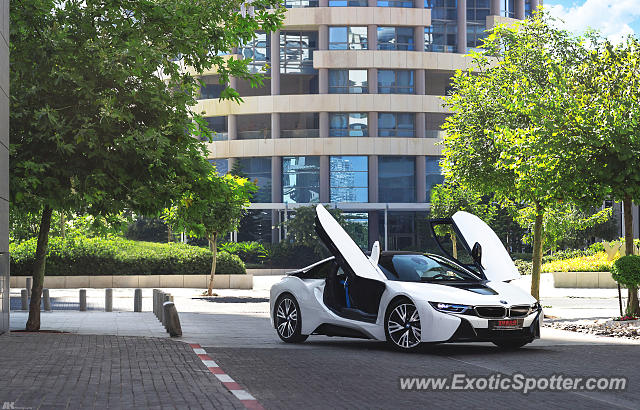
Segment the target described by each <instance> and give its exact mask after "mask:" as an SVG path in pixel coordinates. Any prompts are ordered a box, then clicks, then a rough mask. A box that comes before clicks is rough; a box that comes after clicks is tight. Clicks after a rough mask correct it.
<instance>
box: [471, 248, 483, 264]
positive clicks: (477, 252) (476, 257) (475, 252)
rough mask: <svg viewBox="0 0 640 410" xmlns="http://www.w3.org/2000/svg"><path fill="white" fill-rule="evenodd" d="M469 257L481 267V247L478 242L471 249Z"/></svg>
mask: <svg viewBox="0 0 640 410" xmlns="http://www.w3.org/2000/svg"><path fill="white" fill-rule="evenodd" d="M471 257H472V258H473V261H474V262H475V263H476V264H477V265H478V266H480V267H482V246H481V245H480V244H479V243H478V242H476V243H475V245H473V249H471Z"/></svg>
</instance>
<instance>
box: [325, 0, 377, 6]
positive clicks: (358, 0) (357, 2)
mask: <svg viewBox="0 0 640 410" xmlns="http://www.w3.org/2000/svg"><path fill="white" fill-rule="evenodd" d="M368 5H369V2H368V1H367V0H329V7H367V6H368Z"/></svg>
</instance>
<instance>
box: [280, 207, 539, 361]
mask: <svg viewBox="0 0 640 410" xmlns="http://www.w3.org/2000/svg"><path fill="white" fill-rule="evenodd" d="M316 213H317V215H316V221H315V229H316V232H317V233H318V236H319V237H320V239H321V240H322V241H323V243H324V244H325V245H326V247H327V248H328V249H329V251H330V252H331V253H332V254H333V256H332V257H329V258H327V259H325V260H321V261H319V262H317V263H314V264H312V265H310V266H307V267H305V268H302V269H299V270H296V271H293V272H289V273H288V274H287V275H286V276H285V277H284V278H283V279H282V280H281V281H280V282H278V283H276V284H275V285H273V286H272V288H271V295H270V308H271V321H272V324H273V326H274V328H275V330H276V332H277V333H278V336H279V337H280V338H281V339H282V340H283V341H285V342H288V343H300V342H303V341H305V340H306V339H307V337H308V336H309V335H327V336H346V337H357V338H367V339H374V340H386V341H388V342H389V344H390V345H391V346H393V347H394V348H396V349H398V350H403V351H410V350H414V349H416V348H418V347H419V346H420V344H421V343H441V342H474V341H477V342H493V343H494V344H496V345H497V346H499V347H503V348H518V347H521V346H523V345H525V344H527V343H530V342H532V341H533V340H534V339H536V338H539V337H540V326H541V322H542V318H543V314H542V309H541V307H540V304H539V303H538V302H537V301H536V300H535V298H533V297H532V296H531V295H529V294H528V293H526V292H525V291H523V290H521V289H520V288H518V287H516V286H515V285H512V284H509V281H511V280H513V279H516V278H518V277H519V276H520V275H519V273H518V270H517V268H516V267H515V265H514V263H513V261H512V260H511V258H510V257H509V254H508V252H507V250H506V249H505V248H504V246H503V245H502V243H501V242H500V239H499V238H498V236H497V235H496V234H495V232H493V230H492V229H491V228H490V227H489V226H488V225H487V224H485V223H484V222H483V221H482V220H481V219H480V218H478V217H476V216H475V215H472V214H469V213H467V212H457V213H456V214H455V215H453V217H452V218H445V219H432V220H429V228H430V234H431V236H432V238H431V239H432V241H433V242H435V246H434V247H433V249H434V251H433V252H431V251H429V252H425V253H420V252H380V246H379V244H378V243H377V242H376V243H375V244H374V246H373V248H372V250H371V255H369V256H367V255H366V254H365V253H364V252H363V251H362V250H361V249H360V248H359V247H358V245H356V243H355V242H354V241H353V240H352V239H351V237H350V236H349V235H348V234H347V232H345V231H344V229H342V227H341V226H340V225H339V224H338V222H337V221H336V220H335V219H334V218H333V217H332V216H331V214H330V213H329V212H328V211H327V210H326V209H325V208H324V207H323V206H322V205H318V206H317V208H316Z"/></svg>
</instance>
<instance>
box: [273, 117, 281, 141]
mask: <svg viewBox="0 0 640 410" xmlns="http://www.w3.org/2000/svg"><path fill="white" fill-rule="evenodd" d="M271 138H273V139H276V138H280V113H277V112H272V113H271Z"/></svg>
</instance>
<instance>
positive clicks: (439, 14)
mask: <svg viewBox="0 0 640 410" xmlns="http://www.w3.org/2000/svg"><path fill="white" fill-rule="evenodd" d="M424 7H425V8H429V9H431V27H425V29H424V50H425V51H432V52H438V53H455V52H456V47H457V38H458V25H457V19H458V14H457V13H458V11H457V8H458V2H457V1H456V0H425V2H424Z"/></svg>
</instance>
